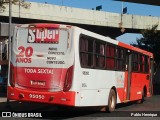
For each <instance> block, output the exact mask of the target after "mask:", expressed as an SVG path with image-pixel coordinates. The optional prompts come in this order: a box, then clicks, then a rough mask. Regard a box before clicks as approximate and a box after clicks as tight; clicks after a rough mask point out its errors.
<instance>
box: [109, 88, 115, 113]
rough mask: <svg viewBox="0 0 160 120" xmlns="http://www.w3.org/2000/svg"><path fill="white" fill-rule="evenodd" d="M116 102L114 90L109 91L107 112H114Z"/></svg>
mask: <svg viewBox="0 0 160 120" xmlns="http://www.w3.org/2000/svg"><path fill="white" fill-rule="evenodd" d="M116 101H117V97H116V92H115V90H114V89H111V90H110V93H109V97H108V106H107V111H108V112H113V111H114V110H115V108H116V103H117V102H116Z"/></svg>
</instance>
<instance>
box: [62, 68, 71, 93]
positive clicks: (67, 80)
mask: <svg viewBox="0 0 160 120" xmlns="http://www.w3.org/2000/svg"><path fill="white" fill-rule="evenodd" d="M72 77H73V66H71V67H69V68H68V70H67V73H66V78H65V82H64V87H63V91H64V92H66V91H69V89H70V88H71V86H72Z"/></svg>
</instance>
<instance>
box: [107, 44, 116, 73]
mask: <svg viewBox="0 0 160 120" xmlns="http://www.w3.org/2000/svg"><path fill="white" fill-rule="evenodd" d="M106 68H107V69H111V70H114V69H115V47H114V46H111V45H107V47H106Z"/></svg>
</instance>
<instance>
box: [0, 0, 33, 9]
mask: <svg viewBox="0 0 160 120" xmlns="http://www.w3.org/2000/svg"><path fill="white" fill-rule="evenodd" d="M11 1H12V4H14V5H20V6H22V7H24V8H28V7H29V6H30V4H29V3H27V2H25V1H26V0H11ZM7 4H9V0H0V9H1V11H4V10H5V9H6V5H7Z"/></svg>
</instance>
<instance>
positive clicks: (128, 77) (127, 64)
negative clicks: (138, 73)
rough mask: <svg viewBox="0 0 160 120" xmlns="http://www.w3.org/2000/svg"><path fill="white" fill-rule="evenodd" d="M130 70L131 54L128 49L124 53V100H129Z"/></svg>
mask: <svg viewBox="0 0 160 120" xmlns="http://www.w3.org/2000/svg"><path fill="white" fill-rule="evenodd" d="M131 70H132V54H131V51H130V50H128V51H127V53H126V80H125V88H124V90H125V95H124V100H126V101H128V100H130V90H131Z"/></svg>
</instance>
